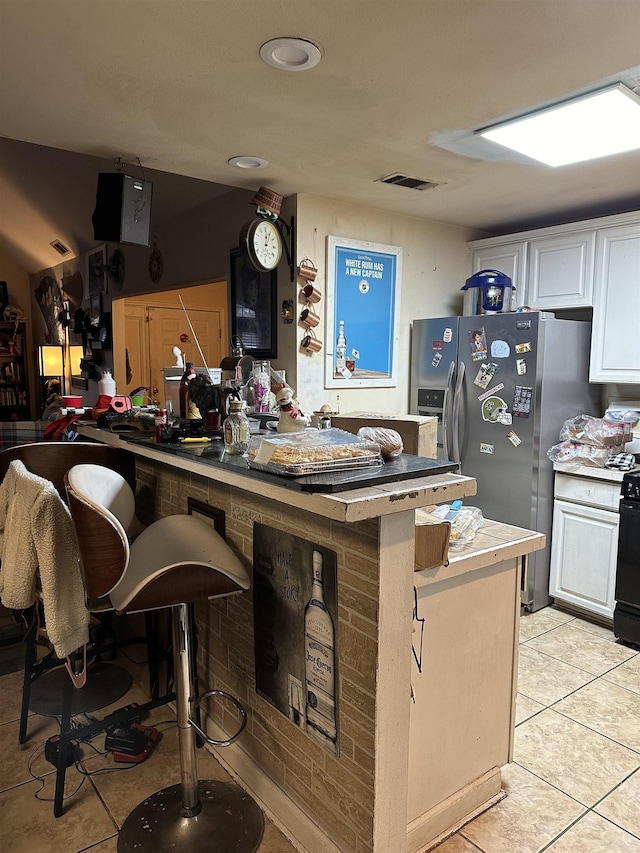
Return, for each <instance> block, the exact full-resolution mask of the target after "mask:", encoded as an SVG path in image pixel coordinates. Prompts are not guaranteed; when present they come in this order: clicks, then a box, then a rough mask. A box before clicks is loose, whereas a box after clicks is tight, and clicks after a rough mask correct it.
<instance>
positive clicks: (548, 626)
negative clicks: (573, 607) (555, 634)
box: [520, 607, 573, 643]
mask: <svg viewBox="0 0 640 853" xmlns="http://www.w3.org/2000/svg"><path fill="white" fill-rule="evenodd" d="M563 617H566V619H565V618H563ZM572 619H573V616H567V614H566V613H564V614H563V613H560V612H559V611H558V610H553V609H552V608H551V607H544V608H543V609H542V610H537V611H536V612H535V613H523V614H522V616H521V617H520V642H521V643H524V642H525V641H526V640H530V639H532V637H537V636H538V635H539V634H544V633H546V632H547V631H551V630H552V629H553V628H557V627H558V626H559V625H562V624H563V623H564V622H567V621H571V620H572Z"/></svg>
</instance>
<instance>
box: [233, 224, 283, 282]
mask: <svg viewBox="0 0 640 853" xmlns="http://www.w3.org/2000/svg"><path fill="white" fill-rule="evenodd" d="M240 242H241V245H242V248H243V249H244V250H245V253H246V256H247V260H248V261H249V263H250V265H251V266H252V267H254V268H255V269H258V270H261V271H269V270H273V269H275V268H276V267H277V266H278V264H279V263H280V258H281V256H282V240H281V239H280V232H279V231H278V229H277V228H276V226H275V225H274V224H273V222H270V221H269V220H268V219H254V220H252V221H251V222H248V223H247V224H246V225H245V226H244V228H243V229H242V233H241V241H240Z"/></svg>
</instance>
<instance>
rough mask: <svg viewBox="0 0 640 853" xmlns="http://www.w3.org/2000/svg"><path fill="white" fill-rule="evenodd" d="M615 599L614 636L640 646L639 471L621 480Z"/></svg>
mask: <svg viewBox="0 0 640 853" xmlns="http://www.w3.org/2000/svg"><path fill="white" fill-rule="evenodd" d="M615 596H616V607H615V610H614V613H613V632H614V634H615V635H616V637H617V638H618V639H619V640H622V642H623V643H631V644H633V645H637V646H640V471H634V472H630V473H629V474H625V475H624V478H623V480H622V491H621V494H620V532H619V535H618V565H617V570H616V592H615Z"/></svg>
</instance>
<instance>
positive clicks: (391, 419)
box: [331, 412, 438, 459]
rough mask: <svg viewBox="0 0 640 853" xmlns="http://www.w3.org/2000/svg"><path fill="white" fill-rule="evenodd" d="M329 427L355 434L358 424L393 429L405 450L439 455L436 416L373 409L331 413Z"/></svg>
mask: <svg viewBox="0 0 640 853" xmlns="http://www.w3.org/2000/svg"><path fill="white" fill-rule="evenodd" d="M331 426H333V427H337V428H338V429H344V430H346V431H347V432H351V433H353V434H354V435H357V434H358V430H359V429H360V427H364V426H370V427H385V428H387V429H395V431H396V432H398V433H400V435H401V437H402V443H403V444H404V452H405V453H411V454H413V456H425V457H427V458H429V459H435V458H436V457H437V455H438V419H437V418H433V417H425V416H424V415H384V414H379V413H375V412H347V413H346V414H344V415H332V416H331Z"/></svg>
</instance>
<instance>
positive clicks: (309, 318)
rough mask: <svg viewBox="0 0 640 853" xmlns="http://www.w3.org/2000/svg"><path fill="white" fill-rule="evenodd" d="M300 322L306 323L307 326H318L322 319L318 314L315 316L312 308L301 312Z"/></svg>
mask: <svg viewBox="0 0 640 853" xmlns="http://www.w3.org/2000/svg"><path fill="white" fill-rule="evenodd" d="M299 320H300V322H301V323H304V325H305V326H317V325H318V323H319V322H320V317H318V315H317V314H314V313H313V311H312V310H311V309H310V308H303V309H302V311H301V312H300V317H299Z"/></svg>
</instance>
